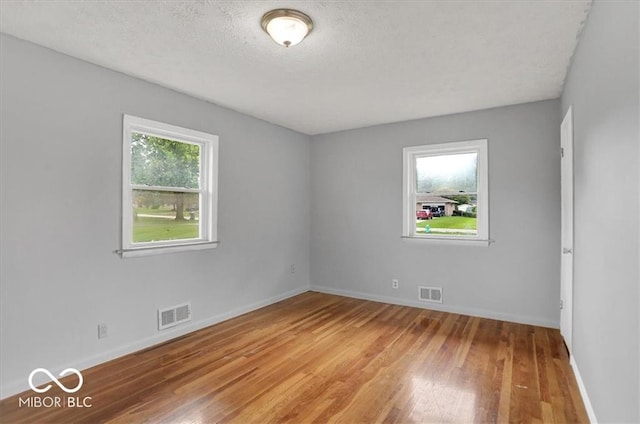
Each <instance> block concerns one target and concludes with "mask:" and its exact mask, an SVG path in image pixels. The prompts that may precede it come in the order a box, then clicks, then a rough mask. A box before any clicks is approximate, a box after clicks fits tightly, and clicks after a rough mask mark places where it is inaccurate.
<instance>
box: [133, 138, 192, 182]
mask: <svg viewBox="0 0 640 424" xmlns="http://www.w3.org/2000/svg"><path fill="white" fill-rule="evenodd" d="M131 183H132V184H140V185H152V186H162V187H185V188H200V146H199V145H197V144H190V143H181V142H179V141H174V140H167V139H164V138H159V137H152V136H149V135H146V134H140V133H136V132H133V133H131Z"/></svg>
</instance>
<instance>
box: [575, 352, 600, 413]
mask: <svg viewBox="0 0 640 424" xmlns="http://www.w3.org/2000/svg"><path fill="white" fill-rule="evenodd" d="M569 364H571V369H573V374H574V375H575V376H576V381H577V383H578V389H579V390H580V396H582V402H583V403H584V407H585V409H586V410H587V415H588V416H589V421H590V422H591V424H597V423H598V419H597V418H596V413H595V411H594V410H593V406H592V405H591V401H590V400H589V395H588V394H587V388H586V387H585V386H584V382H583V381H582V377H581V376H580V371H578V364H577V363H576V360H575V359H574V357H573V355H570V357H569Z"/></svg>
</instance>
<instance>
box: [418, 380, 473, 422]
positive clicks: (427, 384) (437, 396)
mask: <svg viewBox="0 0 640 424" xmlns="http://www.w3.org/2000/svg"><path fill="white" fill-rule="evenodd" d="M411 385H412V392H413V393H412V397H413V399H414V402H415V406H414V409H413V411H412V413H411V420H412V421H414V422H424V421H425V420H428V421H430V422H431V421H433V422H473V421H474V417H475V413H474V411H475V403H476V395H475V393H473V392H470V391H466V390H461V389H458V388H457V387H453V386H447V385H443V384H438V383H433V382H432V381H429V380H426V379H424V378H420V377H413V378H412V379H411Z"/></svg>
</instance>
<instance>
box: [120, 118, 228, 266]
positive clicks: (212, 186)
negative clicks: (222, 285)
mask: <svg viewBox="0 0 640 424" xmlns="http://www.w3.org/2000/svg"><path fill="white" fill-rule="evenodd" d="M122 122H123V125H122V132H123V135H122V249H121V250H120V251H119V253H120V255H121V256H122V257H123V258H127V257H135V256H147V255H157V254H164V253H172V252H182V251H189V250H203V249H212V248H215V247H216V246H217V243H218V240H217V237H218V234H217V227H218V225H217V222H218V136H217V135H213V134H208V133H205V132H201V131H196V130H192V129H188V128H183V127H178V126H175V125H169V124H166V123H163V122H158V121H152V120H150V119H144V118H139V117H137V116H132V115H127V114H124V116H123V121H122ZM134 132H135V133H141V134H146V135H150V136H155V137H160V138H165V139H169V140H175V141H178V142H181V143H191V144H197V145H199V146H200V188H199V189H185V188H183V187H179V188H178V187H164V186H160V187H156V186H147V185H142V186H138V185H135V184H131V135H132V133H134ZM134 189H145V190H158V191H182V192H187V193H199V194H200V213H199V225H200V237H199V238H197V239H186V240H163V241H153V242H141V243H133V242H132V240H133V237H132V236H133V213H132V204H133V190H134Z"/></svg>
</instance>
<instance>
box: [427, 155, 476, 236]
mask: <svg viewBox="0 0 640 424" xmlns="http://www.w3.org/2000/svg"><path fill="white" fill-rule="evenodd" d="M416 187H417V193H416V232H417V233H418V234H433V235H450V236H476V235H477V234H478V232H477V201H478V197H477V190H478V155H477V153H461V154H452V155H438V156H424V157H418V158H416Z"/></svg>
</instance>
